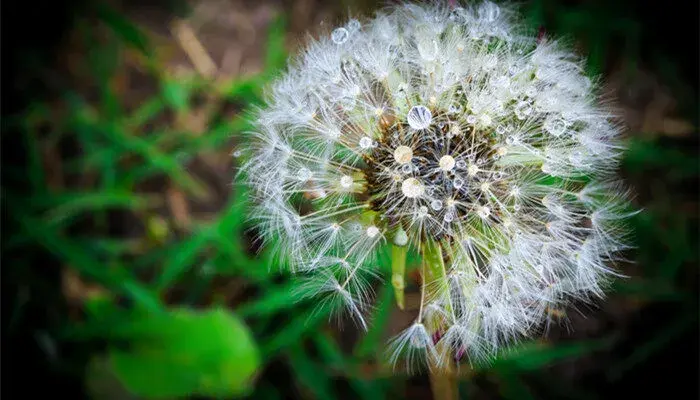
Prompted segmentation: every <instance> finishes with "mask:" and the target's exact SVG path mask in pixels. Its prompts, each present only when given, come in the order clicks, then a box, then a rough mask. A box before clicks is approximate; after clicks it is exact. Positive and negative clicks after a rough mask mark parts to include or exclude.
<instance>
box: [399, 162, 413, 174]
mask: <svg viewBox="0 0 700 400" xmlns="http://www.w3.org/2000/svg"><path fill="white" fill-rule="evenodd" d="M411 171H413V167H411V164H404V165H402V166H401V172H403V173H404V174H410V173H411Z"/></svg>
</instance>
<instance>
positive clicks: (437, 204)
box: [430, 200, 442, 211]
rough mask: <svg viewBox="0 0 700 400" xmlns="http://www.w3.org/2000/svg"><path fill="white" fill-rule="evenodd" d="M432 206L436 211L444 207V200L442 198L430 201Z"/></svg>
mask: <svg viewBox="0 0 700 400" xmlns="http://www.w3.org/2000/svg"><path fill="white" fill-rule="evenodd" d="M430 208H432V209H433V210H435V211H440V210H441V209H442V201H441V200H433V201H431V202H430Z"/></svg>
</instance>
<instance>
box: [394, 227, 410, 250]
mask: <svg viewBox="0 0 700 400" xmlns="http://www.w3.org/2000/svg"><path fill="white" fill-rule="evenodd" d="M394 244H395V245H397V246H405V245H407V244H408V235H407V234H406V231H404V230H403V229H401V228H399V230H398V231H397V232H396V235H395V236H394Z"/></svg>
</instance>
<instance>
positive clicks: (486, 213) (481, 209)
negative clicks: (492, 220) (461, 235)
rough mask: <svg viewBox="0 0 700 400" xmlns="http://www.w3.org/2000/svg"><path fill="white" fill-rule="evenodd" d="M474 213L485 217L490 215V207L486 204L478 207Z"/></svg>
mask: <svg viewBox="0 0 700 400" xmlns="http://www.w3.org/2000/svg"><path fill="white" fill-rule="evenodd" d="M476 213H477V214H478V215H479V217H481V218H483V219H486V218H488V216H489V215H491V209H490V208H488V207H486V206H483V207H479V208H478V209H477V211H476Z"/></svg>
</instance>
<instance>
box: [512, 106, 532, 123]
mask: <svg viewBox="0 0 700 400" xmlns="http://www.w3.org/2000/svg"><path fill="white" fill-rule="evenodd" d="M530 114H532V106H531V105H530V103H528V102H526V101H521V102H520V103H518V104H516V105H515V116H516V117H517V118H518V119H519V120H521V121H522V120H524V119H526V118H527V117H529V116H530Z"/></svg>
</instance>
